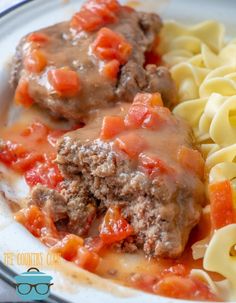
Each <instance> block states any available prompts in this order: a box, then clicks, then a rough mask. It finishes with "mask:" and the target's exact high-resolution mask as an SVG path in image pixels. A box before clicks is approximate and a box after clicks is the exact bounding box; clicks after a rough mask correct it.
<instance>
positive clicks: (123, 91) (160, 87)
mask: <svg viewBox="0 0 236 303" xmlns="http://www.w3.org/2000/svg"><path fill="white" fill-rule="evenodd" d="M108 2H109V1H108ZM117 17H118V21H117V22H115V23H112V24H106V27H107V28H109V29H111V30H112V31H114V32H115V33H118V34H120V35H122V36H123V38H124V39H125V40H126V42H128V43H129V44H130V45H131V47H132V52H131V54H130V56H129V59H128V61H127V62H126V63H125V64H123V65H121V66H120V72H119V74H118V78H117V81H111V80H110V79H108V78H107V77H105V76H104V75H103V74H101V64H103V62H102V61H101V60H100V59H99V58H97V57H96V56H95V55H94V54H93V53H91V45H92V43H93V42H94V40H95V39H96V37H97V35H98V31H93V32H85V31H83V32H80V33H79V34H75V33H74V31H72V30H71V28H70V22H63V23H59V24H56V25H54V26H50V27H48V28H45V29H42V30H40V31H39V32H36V34H37V33H39V34H40V35H46V37H48V41H46V42H45V43H44V42H42V43H41V42H32V41H31V40H30V41H29V39H28V38H29V37H30V35H27V36H26V37H24V38H23V39H22V40H21V42H20V44H19V46H18V47H17V51H16V55H15V60H14V63H13V71H12V83H13V84H14V85H17V83H18V82H19V80H20V79H27V81H28V90H29V95H30V97H31V98H33V100H34V101H35V102H36V103H38V104H39V105H40V106H42V107H44V108H47V109H49V110H50V111H51V112H52V113H53V114H54V115H56V116H58V117H65V118H67V119H73V120H83V119H84V118H85V117H86V116H87V114H88V113H89V111H91V110H94V109H98V108H102V107H105V106H107V105H109V104H112V103H114V102H117V101H118V100H121V101H122V102H123V101H124V102H131V101H132V99H133V97H134V95H135V94H136V93H137V92H139V91H141V90H142V91H148V92H155V91H160V92H161V93H162V96H163V98H164V101H165V102H166V104H167V105H171V104H174V103H175V101H176V98H175V86H174V83H173V81H172V79H171V77H170V74H169V72H168V70H167V69H166V68H164V67H159V68H157V67H156V66H154V65H151V66H148V67H147V68H146V69H144V68H143V64H144V60H145V58H144V53H145V51H146V50H148V49H150V47H151V46H152V44H153V42H154V40H155V37H156V35H157V34H158V33H159V31H160V28H161V26H162V22H161V20H160V17H159V16H158V15H156V14H152V13H143V12H136V11H134V10H133V11H131V10H130V9H127V8H125V7H121V8H120V10H119V12H118V13H117ZM34 48H37V49H39V50H40V51H41V52H42V53H43V54H44V56H45V57H46V60H47V66H46V67H45V68H44V69H43V70H42V71H40V72H32V71H29V70H28V69H27V68H26V67H25V58H26V56H27V54H29V52H31V51H32V49H34ZM31 63H32V62H31ZM31 63H30V64H31ZM59 68H69V69H70V70H72V71H75V72H76V73H77V75H78V76H79V79H80V87H81V88H80V91H79V92H78V93H77V94H75V95H73V96H63V95H60V94H58V93H57V92H56V91H55V90H54V89H52V87H51V84H50V83H49V81H48V72H49V71H51V70H53V69H59Z"/></svg>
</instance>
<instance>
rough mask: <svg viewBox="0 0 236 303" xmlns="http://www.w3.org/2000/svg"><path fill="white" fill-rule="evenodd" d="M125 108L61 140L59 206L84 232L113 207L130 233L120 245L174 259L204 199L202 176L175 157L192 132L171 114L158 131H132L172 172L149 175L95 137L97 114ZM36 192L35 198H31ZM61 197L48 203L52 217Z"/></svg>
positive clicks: (69, 225)
mask: <svg viewBox="0 0 236 303" xmlns="http://www.w3.org/2000/svg"><path fill="white" fill-rule="evenodd" d="M126 112H127V105H122V106H120V107H119V108H114V109H113V110H112V111H104V112H103V113H100V114H101V116H98V117H97V118H96V119H92V122H91V123H88V125H87V126H85V127H84V128H83V129H80V130H78V131H74V132H71V133H69V134H67V135H66V136H65V137H64V138H63V140H62V141H61V142H60V144H59V149H58V157H57V162H58V163H59V166H60V169H61V171H62V173H63V175H64V176H65V178H66V180H67V181H66V184H65V189H64V190H63V191H62V192H61V195H62V197H63V203H62V205H63V207H64V206H65V205H66V207H65V208H63V214H64V216H65V217H66V218H67V223H66V224H67V226H66V228H67V229H69V230H70V231H71V232H74V233H77V234H79V235H84V234H86V233H87V231H88V229H89V225H90V224H91V221H92V220H93V218H94V217H95V216H96V214H98V213H99V212H101V211H102V210H103V209H107V208H108V207H110V206H114V205H117V206H119V208H120V209H121V211H122V215H123V217H124V218H125V219H126V220H127V221H128V222H129V223H130V224H131V225H132V227H133V228H134V231H135V232H134V235H133V236H132V238H131V239H128V240H127V241H125V242H126V244H127V243H131V244H130V245H129V244H128V245H124V247H126V248H127V247H128V250H130V251H133V250H134V247H136V248H142V249H143V250H144V252H145V254H146V255H148V256H154V257H156V256H158V257H178V256H180V255H181V253H182V252H183V250H184V247H185V245H186V242H187V240H188V237H189V233H190V231H191V230H192V228H193V227H194V226H195V225H196V224H197V223H198V221H199V218H200V213H201V206H202V204H203V202H204V186H203V183H202V181H201V178H200V177H199V176H198V175H197V174H195V173H193V172H192V171H191V170H188V169H186V168H184V167H183V166H182V165H181V163H179V161H178V160H177V152H178V149H179V147H180V146H185V147H186V148H190V149H191V148H193V140H192V136H191V131H190V129H189V128H188V127H187V126H186V125H185V124H184V123H183V122H182V121H180V120H177V119H176V118H174V117H173V116H172V115H170V116H169V118H168V119H170V120H169V121H170V122H169V123H167V125H166V126H163V127H162V128H161V129H158V130H157V131H154V130H149V129H143V128H142V129H136V130H133V131H132V132H133V133H135V134H138V135H140V136H142V137H143V138H145V140H146V141H147V142H148V145H149V149H148V150H149V152H150V153H154V152H155V155H157V156H158V158H159V159H161V161H163V163H167V165H168V167H169V168H168V170H169V172H174V174H173V175H172V173H163V172H162V171H161V169H160V171H157V173H156V174H155V175H154V176H153V177H152V178H151V177H148V176H147V174H146V173H145V172H144V171H143V170H142V169H140V168H139V167H138V166H137V165H136V162H135V161H134V160H132V159H130V157H128V156H127V155H126V154H125V153H124V152H120V151H117V150H116V149H115V148H114V141H113V140H108V141H103V140H101V139H99V133H100V128H101V122H102V120H103V119H102V117H103V116H106V115H107V114H108V113H109V114H110V115H112V114H114V113H116V115H120V116H124V115H125V113H126ZM40 190H41V189H40V188H35V190H34V191H33V194H32V201H31V203H37V202H36V201H37V200H40V199H42V200H44V203H45V199H44V194H42V193H40ZM38 191H39V196H40V199H35V198H34V196H35V192H36V193H37V192H38ZM46 191H47V190H46ZM51 195H52V196H53V195H55V194H51ZM42 197H43V198H42ZM61 199H62V198H55V199H52V201H51V205H52V213H55V217H56V218H55V221H57V217H58V216H59V215H60V214H61V213H60V211H61V208H59V209H60V211H59V212H58V211H57V208H56V207H54V206H53V205H55V204H57V205H58V204H60V203H61V202H60V200H61ZM57 207H58V206H57ZM130 240H132V241H131V242H130Z"/></svg>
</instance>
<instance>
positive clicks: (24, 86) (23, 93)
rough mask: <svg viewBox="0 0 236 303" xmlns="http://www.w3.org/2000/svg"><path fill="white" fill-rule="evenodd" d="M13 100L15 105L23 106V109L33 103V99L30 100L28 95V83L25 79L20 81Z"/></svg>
mask: <svg viewBox="0 0 236 303" xmlns="http://www.w3.org/2000/svg"><path fill="white" fill-rule="evenodd" d="M14 100H15V102H16V104H20V105H23V106H24V107H30V106H31V105H32V104H33V103H34V100H33V98H31V97H30V94H29V82H28V80H27V79H23V78H21V79H20V81H19V83H18V86H17V88H16V92H15V97H14Z"/></svg>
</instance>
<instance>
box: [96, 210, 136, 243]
mask: <svg viewBox="0 0 236 303" xmlns="http://www.w3.org/2000/svg"><path fill="white" fill-rule="evenodd" d="M132 233H133V228H132V226H131V225H129V223H128V222H127V221H126V220H125V219H124V218H123V217H122V216H121V212H120V210H119V208H118V207H109V208H108V210H107V212H106V215H105V217H104V219H103V222H102V225H101V229H100V238H101V239H102V241H103V242H104V243H105V244H112V243H115V242H119V241H121V240H124V239H126V238H127V237H129V236H130V235H131V234H132Z"/></svg>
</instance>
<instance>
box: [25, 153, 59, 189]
mask: <svg viewBox="0 0 236 303" xmlns="http://www.w3.org/2000/svg"><path fill="white" fill-rule="evenodd" d="M25 180H26V182H27V184H28V185H29V186H30V187H33V186H35V185H37V184H42V185H45V186H47V187H49V188H56V187H57V185H58V184H59V183H60V182H62V181H63V177H62V175H61V173H60V171H59V168H58V166H57V164H56V163H53V160H52V159H45V161H44V162H43V163H37V164H36V165H35V166H34V167H32V168H31V169H29V170H27V171H26V172H25Z"/></svg>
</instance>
